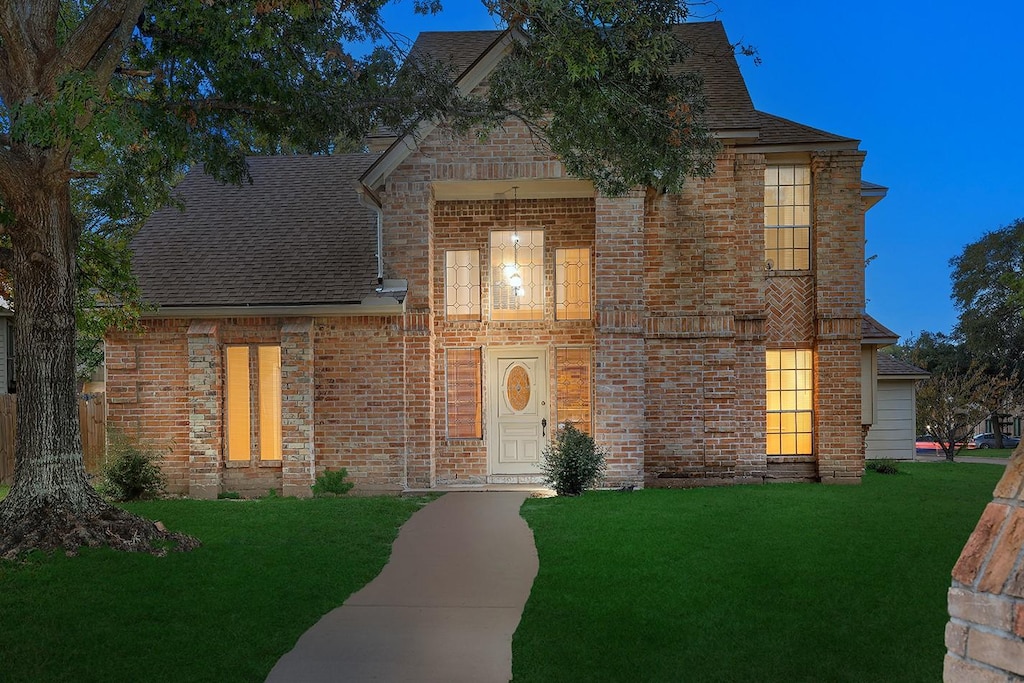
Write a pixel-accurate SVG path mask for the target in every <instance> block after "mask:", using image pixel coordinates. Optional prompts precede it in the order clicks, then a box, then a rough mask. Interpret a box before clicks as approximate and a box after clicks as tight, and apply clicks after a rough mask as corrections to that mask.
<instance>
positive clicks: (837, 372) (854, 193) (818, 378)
mask: <svg viewBox="0 0 1024 683" xmlns="http://www.w3.org/2000/svg"><path fill="white" fill-rule="evenodd" d="M863 163H864V153H863V152H858V151H839V152H819V153H816V154H814V155H813V156H812V158H811V174H812V185H811V187H812V192H813V204H814V226H813V229H812V231H811V232H812V242H813V249H814V254H813V264H812V266H813V268H814V276H815V278H814V312H815V337H816V339H815V357H814V361H815V366H814V373H815V382H816V387H815V423H816V424H815V444H816V446H815V448H816V450H817V454H818V476H819V477H820V478H821V481H822V482H825V483H858V482H860V478H861V475H862V474H863V473H864V444H863V440H862V439H861V415H860V405H861V396H860V390H861V383H860V355H861V348H860V323H861V312H862V311H863V309H864V205H863V203H862V200H861V196H860V191H861V177H860V175H861V166H862V165H863Z"/></svg>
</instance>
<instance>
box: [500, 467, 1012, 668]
mask: <svg viewBox="0 0 1024 683" xmlns="http://www.w3.org/2000/svg"><path fill="white" fill-rule="evenodd" d="M900 467H901V469H902V470H903V471H904V472H905V473H904V474H900V475H896V476H893V475H888V476H886V475H879V474H875V473H868V474H867V476H866V477H865V479H864V483H863V485H861V486H853V487H830V486H819V485H807V484H777V485H771V486H738V487H732V488H712V489H693V490H676V491H665V490H646V491H637V492H634V493H619V492H602V493H590V494H587V495H585V496H583V497H582V498H580V499H558V498H553V499H546V500H540V499H535V500H529V501H527V503H526V504H525V505H524V507H523V511H522V513H523V516H524V517H525V518H526V520H527V521H528V522H529V524H530V526H531V528H532V529H533V531H534V534H535V536H536V542H537V547H538V552H539V555H540V572H539V574H538V576H537V580H536V582H535V583H534V586H533V592H532V593H531V595H530V599H529V602H528V603H527V606H526V610H525V612H524V615H523V620H522V622H521V624H520V626H519V630H518V631H516V635H515V640H514V642H513V670H514V673H515V680H516V682H517V683H519V682H521V681H565V680H574V681H786V682H792V681H901V682H905V681H929V682H931V681H936V680H940V679H941V675H942V660H943V655H944V653H945V648H944V646H943V629H944V627H945V623H946V620H947V618H948V617H947V614H946V590H947V589H948V588H949V584H950V569H951V568H952V566H953V564H954V562H955V561H956V558H957V557H958V555H959V553H960V550H961V548H962V547H963V545H964V543H965V542H966V540H967V537H968V536H969V535H970V532H971V530H972V529H973V528H974V525H975V524H976V522H977V520H978V517H979V516H980V514H981V511H982V509H983V508H984V507H985V504H986V503H987V502H988V501H989V500H990V499H991V495H992V489H993V487H994V486H995V483H996V481H997V480H998V478H999V476H1000V475H1001V473H1002V470H1003V468H1002V467H999V466H994V465H981V464H947V463H917V464H901V465H900Z"/></svg>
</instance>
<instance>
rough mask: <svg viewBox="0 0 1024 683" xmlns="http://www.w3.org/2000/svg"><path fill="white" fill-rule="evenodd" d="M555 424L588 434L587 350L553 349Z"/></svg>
mask: <svg viewBox="0 0 1024 683" xmlns="http://www.w3.org/2000/svg"><path fill="white" fill-rule="evenodd" d="M555 370H556V380H555V381H556V390H557V392H558V393H557V397H556V398H557V400H556V406H557V410H558V413H557V414H558V424H559V426H561V425H564V424H565V423H566V422H571V423H572V424H573V426H574V427H576V429H579V430H580V431H582V432H587V433H588V434H589V433H590V349H555Z"/></svg>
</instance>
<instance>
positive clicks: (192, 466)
mask: <svg viewBox="0 0 1024 683" xmlns="http://www.w3.org/2000/svg"><path fill="white" fill-rule="evenodd" d="M220 366H221V353H220V346H219V344H218V340H217V321H215V320H194V321H193V322H192V324H191V325H190V326H189V328H188V405H189V418H188V442H189V451H188V452H189V455H188V463H189V465H188V471H189V474H188V495H189V496H190V497H191V498H207V499H210V498H216V497H217V494H218V493H219V492H220V478H221V458H220V454H221V443H222V442H223V439H222V435H223V425H222V416H221V381H220V377H221V367H220Z"/></svg>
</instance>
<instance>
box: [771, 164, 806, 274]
mask: <svg viewBox="0 0 1024 683" xmlns="http://www.w3.org/2000/svg"><path fill="white" fill-rule="evenodd" d="M764 258H765V266H766V267H768V268H769V269H771V270H807V269H808V268H810V267H811V169H810V168H809V167H808V166H803V165H786V166H769V167H767V168H766V169H765V171H764Z"/></svg>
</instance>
